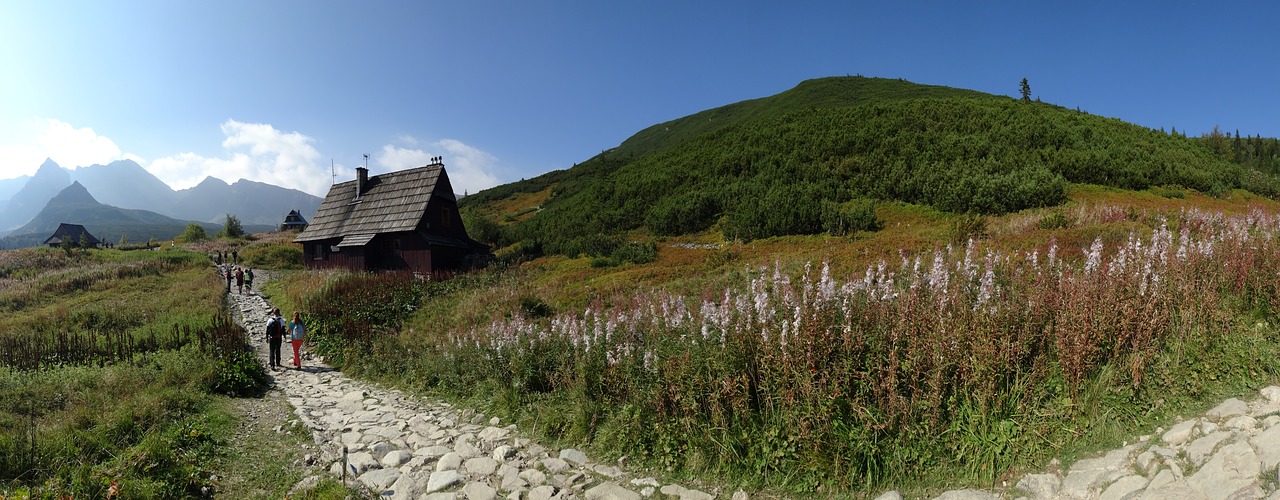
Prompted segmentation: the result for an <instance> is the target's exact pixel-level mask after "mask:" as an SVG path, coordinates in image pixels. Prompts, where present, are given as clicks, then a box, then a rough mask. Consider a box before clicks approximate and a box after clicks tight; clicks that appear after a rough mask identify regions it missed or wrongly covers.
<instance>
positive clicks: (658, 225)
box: [644, 192, 720, 235]
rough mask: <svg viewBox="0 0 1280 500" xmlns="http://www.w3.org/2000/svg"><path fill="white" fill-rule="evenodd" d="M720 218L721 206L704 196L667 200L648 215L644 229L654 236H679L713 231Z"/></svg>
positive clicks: (711, 198)
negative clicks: (712, 226)
mask: <svg viewBox="0 0 1280 500" xmlns="http://www.w3.org/2000/svg"><path fill="white" fill-rule="evenodd" d="M719 214H720V202H719V201H718V200H716V199H715V198H714V197H713V196H712V195H710V194H708V193H703V192H693V193H686V194H684V195H676V196H668V197H665V198H662V199H660V200H659V201H658V203H657V204H656V205H654V206H653V208H650V209H649V213H648V214H647V215H645V219H644V225H645V227H646V228H648V229H649V230H650V231H652V232H653V233H654V234H659V235H677V234H686V233H693V232H697V231H702V230H704V229H706V228H708V227H711V225H712V224H713V223H715V221H716V218H717V217H719Z"/></svg>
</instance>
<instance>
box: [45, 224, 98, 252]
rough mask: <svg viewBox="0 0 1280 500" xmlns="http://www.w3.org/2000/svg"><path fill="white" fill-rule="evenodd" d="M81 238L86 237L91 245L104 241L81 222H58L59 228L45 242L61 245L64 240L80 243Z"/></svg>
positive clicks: (73, 243) (86, 241)
mask: <svg viewBox="0 0 1280 500" xmlns="http://www.w3.org/2000/svg"><path fill="white" fill-rule="evenodd" d="M80 238H84V241H85V243H87V244H88V245H89V246H94V247H96V246H98V245H101V244H102V242H101V241H99V240H98V239H97V238H95V237H93V234H91V233H89V231H88V230H86V229H85V228H84V226H82V225H80V224H68V223H66V222H63V223H61V224H58V229H56V230H54V231H53V236H50V237H48V238H46V239H45V240H44V244H46V245H61V244H62V242H63V241H69V242H71V244H72V245H79V244H80Z"/></svg>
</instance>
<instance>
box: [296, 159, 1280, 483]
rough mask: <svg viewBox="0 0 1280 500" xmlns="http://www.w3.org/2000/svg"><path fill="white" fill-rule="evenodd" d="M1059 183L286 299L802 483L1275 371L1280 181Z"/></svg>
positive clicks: (1005, 440)
mask: <svg viewBox="0 0 1280 500" xmlns="http://www.w3.org/2000/svg"><path fill="white" fill-rule="evenodd" d="M536 195H537V194H536V193H531V194H529V195H528V196H536ZM1066 196H1067V199H1068V201H1067V203H1066V204H1064V205H1063V206H1060V207H1046V208H1036V209H1027V210H1022V211H1018V212H1014V213H1010V214H1004V215H1000V216H980V217H970V216H966V215H964V214H949V213H946V212H942V211H938V210H935V209H932V208H929V207H922V206H919V205H912V204H907V203H902V202H885V203H881V204H879V205H878V206H877V207H876V209H875V210H876V215H877V218H878V219H879V220H880V221H881V222H882V224H883V226H884V227H883V229H881V230H879V231H875V232H870V233H860V234H858V235H857V236H856V237H852V238H850V237H831V236H828V235H799V236H784V237H775V238H767V239H762V240H755V241H751V242H727V243H726V242H721V241H718V240H717V237H716V236H715V235H712V234H708V233H699V234H694V235H684V236H678V237H670V238H667V239H665V240H664V241H661V242H659V243H658V245H657V252H656V256H655V259H654V260H653V261H652V262H649V263H641V264H634V263H633V264H624V265H620V266H616V267H597V266H594V265H592V262H593V261H594V259H590V258H582V257H565V256H545V257H541V258H536V259H532V260H530V261H528V262H526V263H524V264H521V265H518V266H509V267H502V266H498V267H497V268H495V269H491V270H486V271H480V272H474V273H471V274H467V275H463V276H459V277H457V278H456V279H453V280H450V281H440V282H422V281H417V280H413V279H412V278H410V277H408V276H396V275H389V274H383V275H354V274H345V273H332V272H326V273H321V272H305V273H298V274H295V275H291V276H289V277H287V278H286V279H285V280H284V282H282V283H280V284H279V288H278V290H279V292H278V293H277V294H276V295H274V296H273V300H277V301H278V302H277V303H284V304H288V305H287V307H288V308H297V309H300V310H303V311H304V312H305V313H306V314H308V315H309V316H308V318H309V319H308V321H309V322H310V323H311V324H314V325H317V328H316V331H315V334H314V335H313V337H312V338H313V340H314V342H315V344H314V345H315V346H316V347H317V349H320V350H321V351H322V352H323V353H324V354H325V355H326V356H327V359H330V360H332V361H334V362H336V363H338V364H340V365H341V366H342V370H343V371H345V372H347V373H351V374H357V375H360V376H365V377H371V378H374V379H377V380H380V381H384V382H387V383H390V384H393V385H395V386H397V387H400V388H403V389H406V390H428V391H431V392H432V393H433V394H435V395H439V396H442V397H445V398H447V399H449V400H451V401H455V402H458V403H460V404H466V405H478V406H480V407H481V408H482V409H483V411H485V412H486V413H488V414H494V415H499V416H501V417H502V418H503V419H504V420H511V421H515V422H518V423H519V424H520V426H521V428H522V429H531V430H533V431H534V432H538V433H541V434H542V437H543V438H544V439H548V440H553V442H555V441H554V440H559V442H560V443H561V444H562V445H563V446H575V447H577V446H585V447H587V448H588V449H589V450H592V451H593V452H594V453H596V454H599V455H600V456H602V457H605V458H606V459H613V458H616V457H618V456H622V455H625V456H627V457H629V458H628V460H629V461H630V462H632V463H635V464H638V465H641V466H645V467H650V468H651V469H650V470H653V471H657V472H656V473H664V472H665V473H668V474H672V475H674V476H676V477H681V478H698V479H707V478H711V479H713V480H716V481H720V482H723V483H727V484H728V485H729V486H727V489H728V490H730V491H731V490H732V489H734V488H737V487H745V488H747V489H748V490H752V489H754V488H762V489H766V490H773V489H778V490H781V491H780V493H781V494H782V496H795V497H800V498H808V497H814V496H819V497H825V496H834V497H844V496H846V495H848V496H857V494H858V493H857V492H862V493H869V494H870V496H874V495H875V494H877V493H878V492H879V491H883V489H885V488H901V489H904V490H906V491H908V492H910V494H909V495H908V496H914V495H921V496H927V495H929V494H931V493H932V494H936V492H937V491H936V490H934V489H932V488H934V487H936V486H946V487H949V488H955V487H957V486H959V485H961V484H967V485H973V486H981V487H991V486H992V485H993V484H994V485H997V487H998V485H999V484H1000V482H1001V481H1002V480H1009V479H1010V478H1016V477H1017V476H1018V475H1019V474H1021V473H1024V472H1039V471H1040V468H1041V467H1043V464H1045V463H1047V462H1048V461H1049V460H1050V459H1051V458H1058V459H1060V460H1063V461H1064V462H1065V463H1070V462H1071V460H1073V459H1074V458H1077V457H1080V456H1081V455H1082V454H1085V453H1088V452H1090V451H1091V450H1097V449H1100V448H1109V447H1116V446H1120V443H1121V442H1122V441H1125V440H1127V441H1128V442H1133V439H1134V437H1135V436H1137V435H1142V434H1151V433H1152V432H1153V430H1154V429H1155V428H1156V427H1157V426H1160V425H1166V426H1167V424H1168V422H1169V420H1170V419H1172V418H1173V416H1174V415H1192V414H1195V413H1198V412H1201V411H1203V410H1205V409H1206V408H1207V407H1209V406H1212V405H1215V404H1217V402H1219V401H1220V400H1221V398H1223V397H1227V396H1235V397H1240V396H1242V395H1245V394H1250V393H1256V389H1257V387H1260V386H1261V385H1265V384H1267V383H1271V381H1273V380H1275V378H1276V377H1277V376H1280V372H1277V370H1276V368H1275V367H1274V366H1273V364H1271V363H1268V362H1266V361H1265V360H1266V359H1270V358H1271V357H1273V356H1275V355H1277V351H1280V347H1278V346H1280V344H1277V343H1276V339H1277V338H1280V334H1278V333H1277V329H1276V327H1275V325H1276V313H1275V311H1276V310H1277V309H1276V306H1277V305H1278V304H1280V294H1278V293H1277V292H1276V289H1275V287H1274V286H1273V284H1272V283H1271V282H1270V281H1271V280H1269V279H1268V278H1266V277H1267V276H1274V273H1275V272H1276V270H1277V269H1280V259H1277V258H1276V256H1277V255H1280V254H1276V253H1275V249H1276V248H1277V247H1278V245H1280V217H1278V216H1277V214H1278V213H1280V203H1277V202H1275V201H1273V200H1270V199H1266V198H1263V197H1259V196H1257V195H1254V194H1251V193H1248V192H1246V191H1243V190H1234V191H1231V192H1228V193H1224V194H1223V195H1222V196H1216V197H1215V196H1207V195H1204V194H1201V193H1197V192H1194V191H1191V190H1187V189H1178V188H1156V189H1150V190H1144V191H1133V190H1124V189H1119V188H1110V187H1104V186H1096V185H1080V184H1069V185H1067V186H1066ZM517 198H521V199H523V198H522V197H517ZM525 201H530V200H525ZM534 201H536V200H534ZM526 215H527V214H526ZM969 237H973V238H974V240H973V241H972V243H970V242H969V240H968V238H969ZM351 311H361V313H360V314H359V315H354V314H352V313H351ZM352 317H359V318H362V319H361V320H360V321H361V322H360V323H359V324H353V323H352V320H350V319H349V318H352ZM722 491H724V490H722ZM766 496H768V495H766ZM1010 496H1016V495H1015V494H1013V493H1010Z"/></svg>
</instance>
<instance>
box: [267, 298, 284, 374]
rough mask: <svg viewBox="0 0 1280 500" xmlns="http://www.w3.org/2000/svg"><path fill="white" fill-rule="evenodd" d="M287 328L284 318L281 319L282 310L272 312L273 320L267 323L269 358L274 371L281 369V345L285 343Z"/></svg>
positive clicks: (276, 309) (277, 309)
mask: <svg viewBox="0 0 1280 500" xmlns="http://www.w3.org/2000/svg"><path fill="white" fill-rule="evenodd" d="M286 328H287V327H286V326H285V323H284V318H281V317H280V308H279V307H277V308H275V309H273V310H272V311H271V319H270V320H268V321H267V347H268V351H267V352H268V354H267V358H268V362H269V363H270V364H271V369H272V370H273V371H274V370H277V369H279V368H281V364H280V344H282V343H283V341H284V331H285V329H286Z"/></svg>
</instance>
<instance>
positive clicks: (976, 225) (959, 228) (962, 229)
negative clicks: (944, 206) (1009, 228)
mask: <svg viewBox="0 0 1280 500" xmlns="http://www.w3.org/2000/svg"><path fill="white" fill-rule="evenodd" d="M986 237H987V218H986V216H983V215H981V214H975V213H973V212H967V213H964V214H961V215H958V216H956V218H955V221H953V222H952V223H951V241H952V242H954V243H964V242H966V241H969V240H971V239H973V240H980V239H983V238H986Z"/></svg>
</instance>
